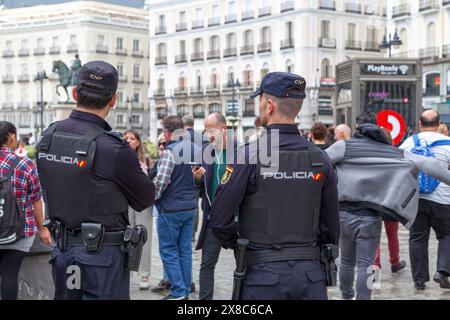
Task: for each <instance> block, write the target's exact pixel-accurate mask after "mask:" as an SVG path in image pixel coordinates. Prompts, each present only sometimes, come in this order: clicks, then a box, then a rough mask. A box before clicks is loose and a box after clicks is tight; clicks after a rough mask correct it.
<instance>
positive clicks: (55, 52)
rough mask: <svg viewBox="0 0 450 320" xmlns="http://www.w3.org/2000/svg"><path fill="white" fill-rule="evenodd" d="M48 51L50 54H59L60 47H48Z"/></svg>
mask: <svg viewBox="0 0 450 320" xmlns="http://www.w3.org/2000/svg"><path fill="white" fill-rule="evenodd" d="M49 53H50V54H60V53H61V47H57V46H53V47H50V50H49Z"/></svg>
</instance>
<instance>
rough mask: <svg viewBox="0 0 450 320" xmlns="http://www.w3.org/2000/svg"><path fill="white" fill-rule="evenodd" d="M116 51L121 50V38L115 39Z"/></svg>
mask: <svg viewBox="0 0 450 320" xmlns="http://www.w3.org/2000/svg"><path fill="white" fill-rule="evenodd" d="M117 49H119V50H122V49H123V38H117Z"/></svg>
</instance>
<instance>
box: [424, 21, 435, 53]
mask: <svg viewBox="0 0 450 320" xmlns="http://www.w3.org/2000/svg"><path fill="white" fill-rule="evenodd" d="M426 41H427V48H432V47H436V24H435V23H434V22H430V23H429V24H428V26H427V39H426Z"/></svg>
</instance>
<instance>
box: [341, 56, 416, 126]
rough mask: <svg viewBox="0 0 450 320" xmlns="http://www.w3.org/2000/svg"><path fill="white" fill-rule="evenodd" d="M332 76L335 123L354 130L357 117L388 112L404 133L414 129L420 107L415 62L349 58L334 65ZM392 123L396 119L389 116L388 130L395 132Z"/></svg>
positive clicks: (409, 60) (408, 60)
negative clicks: (401, 124) (334, 84)
mask: <svg viewBox="0 0 450 320" xmlns="http://www.w3.org/2000/svg"><path fill="white" fill-rule="evenodd" d="M336 75H337V77H336V82H337V85H336V92H335V99H334V109H335V123H336V124H341V123H346V124H348V125H350V126H351V127H352V128H353V129H354V128H355V125H356V117H357V116H358V115H360V114H362V113H364V112H366V111H373V112H375V113H377V114H380V113H381V114H382V113H384V112H386V111H387V110H391V111H392V112H391V113H392V114H395V115H399V116H398V119H399V121H400V122H402V121H403V125H404V126H406V133H407V134H408V133H411V132H412V131H413V130H416V129H417V126H418V119H419V116H420V112H421V106H422V66H421V64H420V61H419V60H411V59H364V58H360V59H353V60H349V61H346V62H343V63H341V64H339V65H338V66H336ZM388 113H389V112H388ZM391 119H393V120H392V121H391ZM395 121H397V118H392V117H389V122H390V123H391V125H389V126H390V128H388V129H389V130H391V131H395V127H396V125H397V123H394V122H395Z"/></svg>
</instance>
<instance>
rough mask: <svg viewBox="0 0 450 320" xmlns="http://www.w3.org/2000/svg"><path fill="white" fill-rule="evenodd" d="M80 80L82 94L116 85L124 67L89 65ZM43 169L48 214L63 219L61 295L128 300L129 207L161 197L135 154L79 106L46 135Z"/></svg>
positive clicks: (56, 265)
mask: <svg viewBox="0 0 450 320" xmlns="http://www.w3.org/2000/svg"><path fill="white" fill-rule="evenodd" d="M78 79H79V80H78V86H77V90H78V95H80V94H83V92H82V91H83V90H86V91H90V92H91V93H101V92H104V91H105V90H106V91H111V92H112V94H114V93H115V92H116V90H117V71H116V70H115V68H114V67H113V66H111V65H109V64H107V63H104V62H99V61H95V62H90V63H88V64H86V65H85V66H83V68H82V69H81V70H80V74H79V78H78ZM38 169H39V176H40V179H41V182H42V186H43V189H44V200H45V202H46V212H47V216H48V217H49V218H50V220H51V221H52V223H53V225H55V224H57V228H56V231H55V232H54V237H55V241H56V243H57V246H56V247H55V249H54V251H53V253H52V257H51V261H50V263H51V264H52V272H53V280H54V284H55V298H56V299H57V300H67V299H70V300H79V299H83V300H84V299H129V298H130V289H129V285H130V272H129V271H127V270H126V265H125V255H124V251H123V247H122V244H123V238H124V230H125V229H126V227H127V226H128V225H129V221H128V206H131V207H132V208H133V209H135V210H136V211H142V210H144V209H145V208H148V207H149V206H151V205H152V204H153V202H154V197H155V187H154V184H153V183H152V182H151V181H150V180H149V179H148V177H147V176H146V175H145V174H144V173H143V172H142V170H141V168H140V165H139V161H138V159H137V157H136V154H135V153H134V152H133V151H132V150H131V148H130V147H129V145H128V143H127V142H126V141H124V140H123V139H122V138H121V137H120V135H117V134H114V133H111V127H110V126H109V125H108V123H107V122H106V121H105V120H104V119H102V118H101V117H99V116H97V115H95V114H93V113H88V112H83V111H79V110H74V111H73V112H72V114H71V115H70V117H69V118H68V119H67V120H64V121H61V122H58V123H55V124H53V125H51V126H50V127H49V128H48V129H47V130H46V131H45V132H44V134H43V138H42V140H41V141H40V143H39V145H38ZM94 224H95V225H96V226H99V225H100V226H101V230H97V229H95V228H94V229H92V227H93V225H94ZM96 232H98V234H96ZM97 236H98V237H101V239H96V237H97ZM86 239H88V240H86ZM90 240H93V241H92V242H90ZM96 240H99V241H98V242H96ZM96 246H97V247H96Z"/></svg>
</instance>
